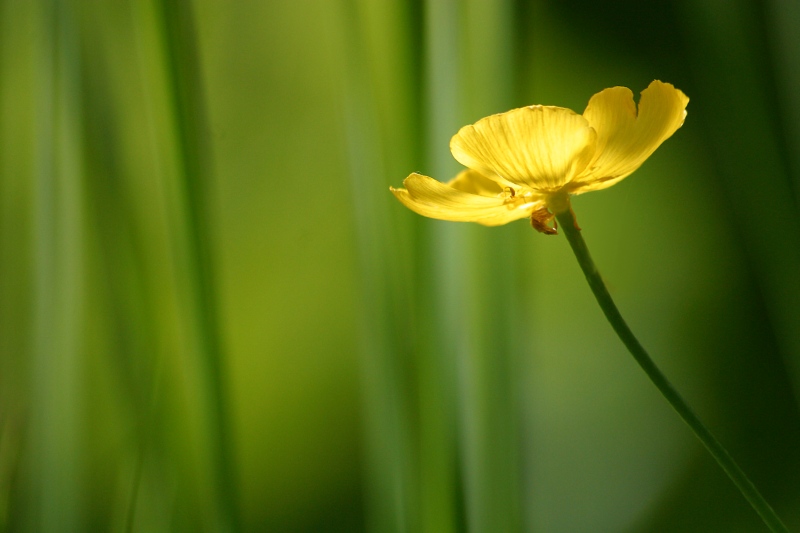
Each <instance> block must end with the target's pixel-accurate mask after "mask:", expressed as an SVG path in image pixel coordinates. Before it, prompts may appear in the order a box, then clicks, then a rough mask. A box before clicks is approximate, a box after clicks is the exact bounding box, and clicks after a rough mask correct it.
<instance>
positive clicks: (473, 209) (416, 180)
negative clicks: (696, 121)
mask: <svg viewBox="0 0 800 533" xmlns="http://www.w3.org/2000/svg"><path fill="white" fill-rule="evenodd" d="M688 103H689V98H687V97H686V95H685V94H683V93H682V92H681V91H680V90H678V89H676V88H675V87H673V86H672V85H670V84H669V83H663V82H660V81H654V82H652V83H651V84H650V86H649V87H647V89H645V90H644V91H642V95H641V98H640V100H639V106H638V112H637V107H636V104H635V103H634V101H633V93H632V92H631V91H630V89H627V88H625V87H612V88H610V89H605V90H603V91H601V92H599V93H597V94H596V95H594V96H593V97H592V98H591V100H589V105H587V106H586V110H585V111H584V112H583V115H578V114H577V113H575V112H574V111H572V110H570V109H565V108H563V107H554V106H541V105H533V106H528V107H522V108H519V109H513V110H511V111H508V112H506V113H500V114H497V115H492V116H489V117H486V118H483V119H481V120H479V121H478V122H476V123H475V124H472V125H470V126H464V127H463V128H461V130H459V132H458V133H457V134H456V135H455V136H454V137H453V138H452V139H451V140H450V151H451V152H452V154H453V157H455V158H456V160H457V161H458V162H459V163H461V164H462V165H464V166H465V167H467V169H466V170H464V171H463V172H461V173H460V174H458V175H457V176H456V177H455V178H454V179H452V180H451V181H449V182H447V183H442V182H439V181H436V180H435V179H433V178H429V177H428V176H423V175H422V174H417V173H414V174H411V175H410V176H408V177H407V178H406V179H405V180H404V181H403V185H404V186H405V188H403V189H395V188H393V187H392V188H390V189H391V191H392V193H394V195H395V196H396V197H397V199H398V200H400V201H401V202H402V203H403V204H404V205H405V206H406V207H408V208H409V209H411V210H412V211H415V212H417V213H419V214H420V215H424V216H426V217H431V218H437V219H441V220H454V221H462V222H478V223H479V224H483V225H485V226H499V225H501V224H506V223H508V222H511V221H513V220H518V219H521V218H526V217H529V218H530V220H531V224H532V225H533V227H534V228H536V229H537V230H539V231H541V232H544V233H555V229H554V228H551V227H550V226H549V223H550V222H551V221H552V220H553V216H554V214H556V213H560V212H562V211H564V210H566V209H569V196H570V195H572V194H582V193H585V192H589V191H599V190H600V189H605V188H606V187H610V186H612V185H614V184H615V183H617V182H619V181H621V180H622V179H623V178H625V177H627V176H628V175H630V174H631V173H632V172H633V171H634V170H636V169H637V168H639V167H640V166H641V165H642V163H644V161H645V159H647V158H648V157H649V156H650V154H652V153H653V152H654V151H655V149H656V148H658V146H659V145H660V144H661V143H662V142H664V141H665V140H666V139H668V138H669V137H670V136H671V135H672V134H673V133H675V131H676V130H677V129H678V128H680V127H681V125H683V121H684V119H685V118H686V105H687V104H688Z"/></svg>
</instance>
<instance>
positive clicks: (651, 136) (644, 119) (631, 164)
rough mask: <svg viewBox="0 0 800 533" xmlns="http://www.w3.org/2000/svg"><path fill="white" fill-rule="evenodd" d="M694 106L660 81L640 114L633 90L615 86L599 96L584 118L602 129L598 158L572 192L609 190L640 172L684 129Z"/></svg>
mask: <svg viewBox="0 0 800 533" xmlns="http://www.w3.org/2000/svg"><path fill="white" fill-rule="evenodd" d="M688 103H689V98H687V97H686V95H685V94H683V93H682V92H681V91H680V90H678V89H676V88H675V87H673V86H672V85H670V84H669V83H663V82H660V81H654V82H652V83H651V84H650V86H649V87H648V88H647V89H645V90H644V91H642V96H641V98H640V100H639V112H638V116H637V112H636V104H634V102H633V93H632V92H631V91H630V89H627V88H625V87H612V88H611V89H606V90H604V91H601V92H599V93H597V94H596V95H594V96H593V97H592V99H591V100H589V105H588V106H587V107H586V111H584V112H583V116H584V117H586V120H588V121H589V124H590V125H591V126H592V128H594V129H595V131H597V156H596V157H597V158H596V159H595V161H593V162H592V164H591V166H590V168H589V169H588V170H587V172H585V173H584V174H583V175H581V176H579V177H578V178H577V179H576V180H575V182H576V185H577V186H576V187H575V189H573V190H572V192H574V193H576V194H577V193H582V192H588V191H595V190H599V189H605V188H606V187H610V186H611V185H614V184H615V183H617V182H618V181H620V180H622V179H623V178H625V177H626V176H628V175H629V174H630V173H631V172H633V171H634V170H636V169H637V168H639V166H641V164H642V163H644V161H645V160H646V159H647V158H648V157H650V154H652V153H653V152H654V151H655V149H656V148H658V147H659V145H660V144H661V143H662V142H664V141H665V140H667V139H668V138H669V137H670V136H671V135H672V134H673V133H675V130H677V129H678V128H680V127H681V125H683V120H684V119H685V118H686V105H687V104H688ZM578 184H580V185H578Z"/></svg>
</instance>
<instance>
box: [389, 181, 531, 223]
mask: <svg viewBox="0 0 800 533" xmlns="http://www.w3.org/2000/svg"><path fill="white" fill-rule="evenodd" d="M466 172H470V173H472V174H476V173H474V172H472V171H469V170H467V171H464V172H462V173H461V174H460V175H459V176H457V177H456V178H455V179H454V180H453V182H459V184H460V185H464V184H466V183H469V182H470V181H472V182H473V183H472V185H474V184H475V183H481V179H482V180H485V179H486V178H485V177H484V176H480V175H478V176H480V178H476V177H475V176H474V175H472V176H464V174H465V173H466ZM403 185H405V187H406V188H405V189H395V188H393V187H390V190H391V191H392V193H393V194H394V195H395V196H396V197H397V199H398V200H400V201H401V202H402V203H403V205H405V206H406V207H408V208H409V209H411V210H412V211H414V212H416V213H419V214H420V215H423V216H426V217H430V218H436V219H439V220H452V221H457V222H478V223H479V224H483V225H485V226H499V225H501V224H506V223H508V222H511V221H514V220H517V219H520V218H525V217H527V216H530V214H531V212H532V211H533V210H534V209H536V208H538V207H541V206H542V205H544V199H543V198H539V197H537V198H536V199H535V201H532V202H531V201H529V202H525V201H523V200H522V199H521V198H520V199H513V198H511V199H510V198H502V197H500V196H493V197H492V196H481V195H479V194H473V193H471V192H466V191H464V190H460V189H458V188H455V187H453V186H451V185H449V184H445V183H441V182H439V181H436V180H435V179H433V178H429V177H428V176H423V175H421V174H411V175H410V176H408V177H407V178H406V179H405V180H404V181H403ZM509 200H511V201H509Z"/></svg>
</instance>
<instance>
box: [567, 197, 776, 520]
mask: <svg viewBox="0 0 800 533" xmlns="http://www.w3.org/2000/svg"><path fill="white" fill-rule="evenodd" d="M556 218H557V219H558V223H559V226H560V227H561V229H562V230H563V231H564V235H566V237H567V240H568V241H569V244H570V246H571V247H572V251H573V252H574V253H575V257H576V258H577V259H578V263H579V264H580V266H581V270H583V273H584V275H585V276H586V281H588V282H589V286H590V287H591V289H592V292H593V293H594V296H595V298H596V299H597V303H599V304H600V308H601V309H602V310H603V313H604V314H605V315H606V318H607V319H608V321H609V322H610V323H611V327H612V328H614V331H615V332H616V333H617V335H618V336H619V338H620V340H622V342H623V344H625V347H627V348H628V351H630V352H631V355H633V358H634V359H636V362H637V363H639V366H640V367H642V370H644V371H645V373H646V374H647V376H648V377H649V378H650V380H651V381H652V382H653V384H654V385H655V386H656V387H657V388H658V390H659V391H661V394H662V395H664V398H666V399H667V401H668V402H669V403H670V405H672V407H673V408H674V409H675V410H676V411H677V412H678V414H679V415H680V416H681V418H683V420H684V422H686V423H687V424H688V425H689V427H690V428H691V429H692V431H694V434H695V435H697V438H698V439H700V442H702V443H703V445H704V446H705V447H706V448H707V449H708V451H709V452H710V453H711V455H712V456H714V459H716V460H717V462H718V463H719V465H720V466H721V467H722V469H723V470H724V471H725V473H726V474H728V477H730V478H731V481H733V483H734V484H735V485H736V486H737V487H738V488H739V490H740V491H741V493H742V495H743V496H744V497H745V498H746V499H747V501H748V502H750V505H751V506H752V507H753V509H755V511H756V512H757V513H758V514H759V516H760V517H761V519H762V520H763V521H764V523H765V524H766V525H767V526H768V527H769V528H770V530H772V531H774V532H785V533H788V531H789V530H788V529H787V528H786V526H785V525H784V523H783V522H782V521H781V519H780V518H778V515H777V514H775V511H774V510H773V509H772V507H770V505H769V504H768V503H767V501H766V500H765V499H764V497H763V496H761V493H759V492H758V489H756V487H755V485H753V482H752V481H750V478H748V477H747V475H746V474H745V473H744V472H743V471H742V469H741V468H739V465H737V464H736V462H735V461H734V460H733V458H732V457H731V456H730V454H729V453H728V451H727V450H726V449H725V448H724V447H723V446H722V444H720V443H719V441H718V440H717V439H716V438H715V437H714V435H712V434H711V432H710V431H709V430H708V428H707V427H706V426H705V424H703V423H702V422H701V421H700V419H699V418H698V417H697V415H696V414H695V413H694V411H693V410H692V408H691V407H689V404H687V403H686V401H685V400H684V399H683V398H682V397H681V395H680V394H678V391H677V390H675V387H673V386H672V383H670V382H669V380H668V379H667V378H666V376H664V374H663V373H662V372H661V370H659V369H658V367H657V366H656V364H655V363H654V362H653V360H652V359H651V358H650V356H649V355H648V354H647V351H645V349H644V347H642V345H641V343H640V342H639V341H638V340H637V339H636V337H635V336H634V334H633V332H632V331H631V329H630V328H629V327H628V324H626V323H625V320H624V319H623V318H622V315H621V314H620V312H619V309H617V306H616V304H614V300H612V299H611V295H610V294H609V293H608V289H606V286H605V283H603V279H602V278H601V277H600V272H598V270H597V267H596V266H595V264H594V261H593V260H592V257H591V255H590V254H589V249H588V248H587V247H586V242H585V241H584V240H583V236H582V235H581V233H580V230H579V229H578V228H577V227H576V224H575V215H574V214H573V213H572V210H571V209H567V210H566V211H564V212H562V213H560V214H558V215H556Z"/></svg>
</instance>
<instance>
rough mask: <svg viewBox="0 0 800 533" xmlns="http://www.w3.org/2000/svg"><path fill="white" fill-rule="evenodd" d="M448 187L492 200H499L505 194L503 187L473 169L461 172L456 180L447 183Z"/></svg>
mask: <svg viewBox="0 0 800 533" xmlns="http://www.w3.org/2000/svg"><path fill="white" fill-rule="evenodd" d="M447 185H449V186H450V187H453V188H455V189H458V190H459V191H464V192H468V193H471V194H478V195H480V196H489V197H492V198H499V197H500V195H501V194H503V187H501V186H500V185H498V184H497V182H496V181H492V180H490V179H489V178H487V177H486V176H484V175H483V174H481V173H480V172H477V171H475V170H471V169H467V170H464V171H461V172H459V173H458V175H457V176H456V177H455V178H453V179H451V180H450V181H448V182H447Z"/></svg>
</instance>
